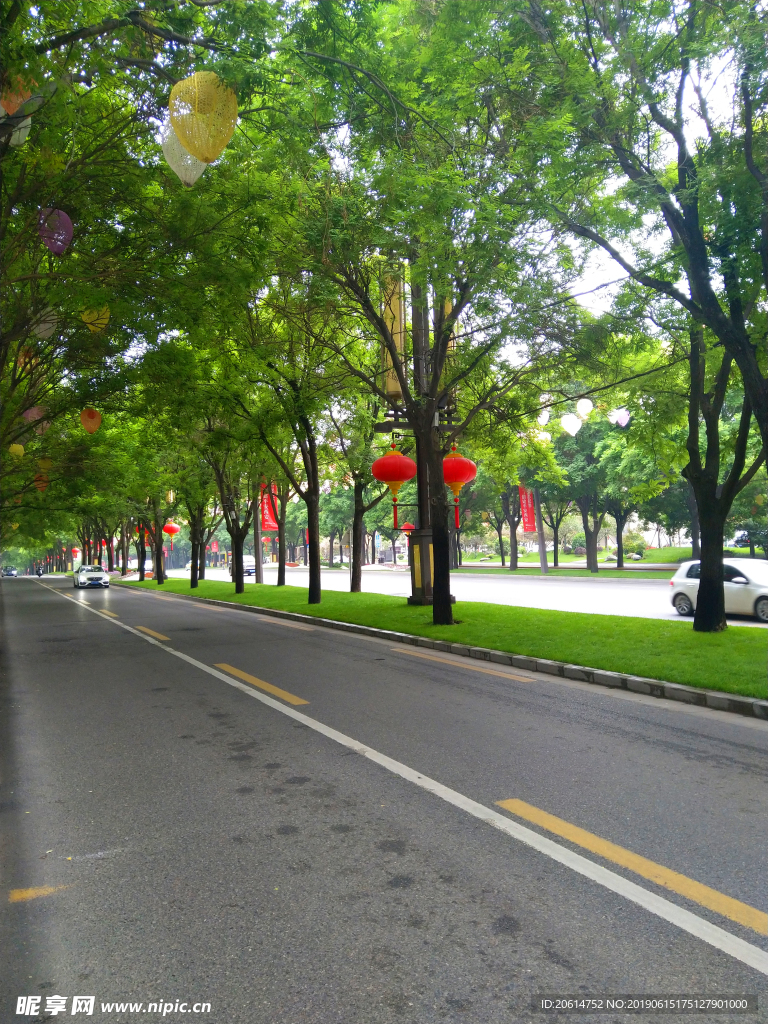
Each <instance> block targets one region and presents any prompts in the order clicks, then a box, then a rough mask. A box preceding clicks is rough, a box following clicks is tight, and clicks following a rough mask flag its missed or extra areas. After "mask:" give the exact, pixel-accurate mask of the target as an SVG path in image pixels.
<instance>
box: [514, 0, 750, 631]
mask: <svg viewBox="0 0 768 1024" xmlns="http://www.w3.org/2000/svg"><path fill="white" fill-rule="evenodd" d="M524 20H525V21H526V23H527V24H528V26H529V27H530V31H531V36H530V42H531V49H532V51H533V52H532V53H531V55H530V59H531V61H532V63H533V64H535V66H536V69H537V72H538V73H539V74H540V75H542V76H543V77H544V78H545V79H546V84H545V85H544V86H543V87H542V88H541V89H540V90H539V92H538V102H539V104H540V109H541V110H542V111H543V110H546V111H547V112H548V116H549V117H550V118H551V119H552V120H553V121H557V120H558V119H561V118H562V116H563V113H564V112H565V111H566V110H567V111H568V114H569V116H570V118H571V125H570V128H569V130H568V131H567V132H564V133H563V134H562V136H561V138H560V140H559V141H558V140H557V139H556V138H555V137H554V136H552V137H551V138H550V141H551V143H552V145H551V149H550V154H549V156H550V159H549V160H548V161H547V162H546V164H541V165H539V166H538V169H537V175H538V176H535V175H534V174H532V175H531V177H530V179H529V180H530V186H531V188H534V187H536V188H543V189H544V190H545V191H546V193H547V196H548V199H549V202H550V210H551V219H552V221H553V223H558V224H561V225H564V226H566V227H567V228H568V229H569V230H570V231H571V232H572V233H573V234H574V235H576V236H577V237H579V238H581V239H584V240H585V241H587V242H588V243H590V244H592V245H595V246H599V247H600V248H601V249H602V250H603V251H604V252H605V253H607V254H608V255H609V256H610V257H611V258H612V259H613V260H614V261H615V262H616V263H617V264H618V266H619V267H621V269H622V271H623V272H624V273H625V274H627V275H628V276H629V277H631V278H632V279H633V280H634V281H637V282H638V283H639V284H640V285H642V286H643V287H644V288H645V289H648V290H649V291H651V292H653V293H655V294H656V295H659V296H663V297H668V298H670V299H672V300H673V301H674V302H675V303H676V304H677V305H678V306H679V307H681V308H682V309H683V310H685V311H686V313H687V314H688V315H689V316H690V317H691V319H692V321H693V322H694V323H695V324H696V327H697V329H705V330H706V331H707V332H710V333H711V335H713V336H714V338H716V339H717V343H718V344H719V345H722V347H723V348H724V350H725V352H726V353H727V356H728V358H729V359H730V360H732V361H733V362H734V363H735V364H736V366H737V367H738V369H739V373H740V375H741V378H742V381H743V386H744V391H745V394H746V399H747V401H748V402H749V405H750V407H751V409H752V411H753V413H754V416H755V419H756V421H757V426H758V429H759V432H760V435H761V437H762V442H763V445H766V444H767V443H768V376H766V369H765V365H764V360H763V361H762V362H761V356H760V354H759V353H760V351H761V348H760V346H761V340H760V339H762V337H763V335H764V330H765V302H766V297H767V294H768V164H766V157H765V151H764V146H762V144H761V143H762V130H763V124H764V120H765V117H766V113H767V112H768V91H766V88H765V80H766V73H767V72H768V59H767V58H766V52H767V51H766V47H765V25H764V19H763V18H762V17H761V15H760V14H759V13H758V11H757V9H756V8H754V7H753V6H752V5H749V4H743V3H740V2H738V0H729V2H727V3H726V4H725V6H724V7H722V8H718V9H717V10H715V9H714V8H712V7H711V6H710V5H708V4H705V3H702V2H700V0H687V2H685V3H681V4H677V3H673V2H672V0H665V2H664V3H662V4H660V5H659V4H653V5H650V4H647V3H643V2H640V0H633V2H631V3H629V4H625V5H624V6H622V7H618V6H616V7H611V6H610V5H607V4H602V3H599V4H586V5H584V4H579V3H577V2H576V0H558V2H556V3H554V4H551V5H549V6H548V8H547V10H546V12H545V10H544V9H543V8H542V7H540V5H538V4H534V3H529V4H527V5H526V8H525V14H524ZM500 32H501V35H502V38H504V37H505V36H506V33H509V34H510V35H511V36H513V37H515V38H517V35H516V33H517V32H518V17H517V11H516V10H515V11H514V12H513V11H512V10H511V9H510V10H509V11H508V14H507V17H506V20H505V24H504V27H503V28H502V27H501V26H500ZM503 50H504V48H503V46H502V48H501V50H500V51H499V52H503ZM723 57H725V58H726V60H725V65H724V67H723V68H722V69H721V70H719V71H718V76H717V77H718V78H719V79H720V81H719V82H718V83H717V84H718V89H717V92H716V97H715V100H714V101H713V99H712V96H711V92H712V90H713V87H714V86H715V78H714V77H713V72H712V67H713V62H721V61H722V59H723ZM548 58H549V59H548ZM501 70H502V68H501V64H500V63H499V75H498V79H497V80H498V82H499V84H498V87H497V89H496V94H497V95H498V96H499V97H501V96H502V95H503V94H504V92H505V90H507V89H508V87H507V86H505V84H504V82H503V79H502V77H501ZM511 124H512V122H511V119H509V128H508V129H507V133H506V137H507V138H508V139H509V140H510V141H511V137H512V127H511ZM670 153H672V154H674V160H673V163H672V164H670V159H669V158H670ZM515 159H516V164H517V163H518V162H519V159H520V158H519V155H516V158H515ZM659 231H663V232H664V234H665V236H666V238H667V240H668V246H667V247H666V248H665V249H664V250H663V251H662V252H659V249H658V244H655V245H654V244H651V243H650V239H651V235H652V233H655V232H659ZM627 245H629V246H630V247H631V248H632V250H633V255H632V256H628V255H626V252H627ZM681 276H682V277H683V278H684V279H685V282H686V283H685V286H684V287H681V286H679V285H678V281H679V279H680V277H681ZM700 514H701V509H700ZM702 526H703V523H702ZM704 557H705V556H704V553H703V550H702V558H704ZM707 561H708V559H707ZM707 571H709V570H707ZM708 604H709V601H708V600H707V601H706V602H705V607H706V606H708ZM718 614H719V612H718V611H717V609H716V608H714V606H713V610H712V612H711V613H710V612H708V613H707V615H715V616H717V615H718Z"/></svg>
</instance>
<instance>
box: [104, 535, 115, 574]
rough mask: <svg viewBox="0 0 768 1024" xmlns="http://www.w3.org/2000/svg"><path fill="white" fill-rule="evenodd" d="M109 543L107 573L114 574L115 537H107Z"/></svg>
mask: <svg viewBox="0 0 768 1024" xmlns="http://www.w3.org/2000/svg"><path fill="white" fill-rule="evenodd" d="M104 539H105V541H106V543H107V572H113V571H114V568H115V552H114V537H105V538H104Z"/></svg>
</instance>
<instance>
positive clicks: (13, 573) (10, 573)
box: [3, 565, 19, 576]
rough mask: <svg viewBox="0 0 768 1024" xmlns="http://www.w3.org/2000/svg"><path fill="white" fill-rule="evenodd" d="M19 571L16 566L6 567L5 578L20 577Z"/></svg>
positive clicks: (4, 570)
mask: <svg viewBox="0 0 768 1024" xmlns="http://www.w3.org/2000/svg"><path fill="white" fill-rule="evenodd" d="M18 575H19V570H18V569H17V568H16V566H15V565H6V566H4V567H3V576H18Z"/></svg>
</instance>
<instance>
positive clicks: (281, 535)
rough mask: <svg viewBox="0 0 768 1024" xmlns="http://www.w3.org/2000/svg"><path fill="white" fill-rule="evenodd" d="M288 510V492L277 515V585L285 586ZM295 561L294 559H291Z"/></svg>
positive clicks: (281, 498) (281, 500) (281, 497)
mask: <svg viewBox="0 0 768 1024" xmlns="http://www.w3.org/2000/svg"><path fill="white" fill-rule="evenodd" d="M287 508H288V492H287V491H286V493H285V497H284V498H283V496H282V495H281V496H280V508H279V510H278V514H277V585H278V587H284V586H285V515H286V511H287ZM291 561H293V559H291Z"/></svg>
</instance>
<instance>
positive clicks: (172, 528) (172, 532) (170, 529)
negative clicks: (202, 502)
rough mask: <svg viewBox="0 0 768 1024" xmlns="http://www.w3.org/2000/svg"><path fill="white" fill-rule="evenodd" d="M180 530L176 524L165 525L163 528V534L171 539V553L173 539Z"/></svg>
mask: <svg viewBox="0 0 768 1024" xmlns="http://www.w3.org/2000/svg"><path fill="white" fill-rule="evenodd" d="M180 529H181V527H180V526H177V525H176V523H166V524H165V526H164V527H163V533H167V534H168V536H169V537H170V538H171V551H173V538H174V537H175V536H176V534H177V533H178V532H179V530H180Z"/></svg>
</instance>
